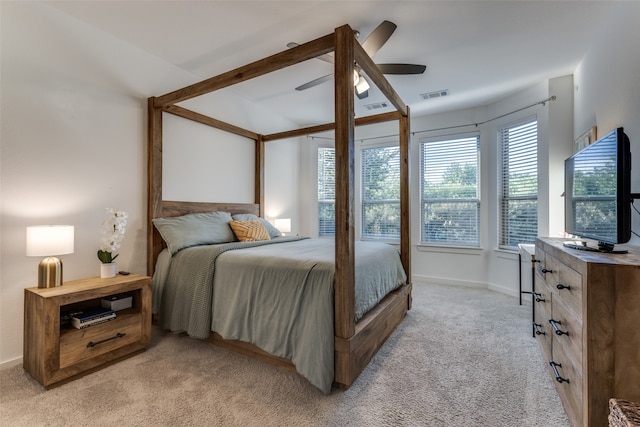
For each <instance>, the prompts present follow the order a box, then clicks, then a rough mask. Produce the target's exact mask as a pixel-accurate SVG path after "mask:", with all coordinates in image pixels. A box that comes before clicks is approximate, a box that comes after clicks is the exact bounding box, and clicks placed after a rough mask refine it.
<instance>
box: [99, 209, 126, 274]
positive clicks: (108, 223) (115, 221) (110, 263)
mask: <svg viewBox="0 0 640 427" xmlns="http://www.w3.org/2000/svg"><path fill="white" fill-rule="evenodd" d="M107 212H108V215H107V219H106V220H105V221H104V222H103V223H102V225H103V228H102V244H101V245H100V249H99V250H98V259H99V260H100V262H101V263H102V264H101V265H100V277H102V278H106V277H115V275H116V263H115V262H114V261H115V259H116V258H117V257H118V255H119V254H115V255H114V254H113V252H114V251H116V250H117V249H119V248H120V244H121V243H122V240H123V239H124V233H125V230H126V225H127V218H128V216H127V213H126V212H124V211H121V210H118V209H113V208H107Z"/></svg>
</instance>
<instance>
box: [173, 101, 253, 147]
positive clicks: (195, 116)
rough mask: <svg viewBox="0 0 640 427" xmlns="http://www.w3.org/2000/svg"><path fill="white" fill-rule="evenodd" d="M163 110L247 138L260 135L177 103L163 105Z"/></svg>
mask: <svg viewBox="0 0 640 427" xmlns="http://www.w3.org/2000/svg"><path fill="white" fill-rule="evenodd" d="M162 110H163V111H166V112H167V113H171V114H173V115H176V116H179V117H182V118H184V119H188V120H193V121H194V122H197V123H202V124H203V125H207V126H211V127H214V128H216V129H220V130H223V131H226V132H229V133H233V134H235V135H239V136H243V137H245V138H249V139H254V140H256V139H258V136H259V135H258V134H257V133H255V132H251V131H250V130H246V129H243V128H241V127H238V126H235V125H232V124H230V123H226V122H223V121H221V120H217V119H214V118H212V117H209V116H205V115H204V114H200V113H196V112H195V111H191V110H187V109H186V108H183V107H179V106H177V105H167V106H165V107H163V108H162Z"/></svg>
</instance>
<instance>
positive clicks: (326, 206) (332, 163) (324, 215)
mask: <svg viewBox="0 0 640 427" xmlns="http://www.w3.org/2000/svg"><path fill="white" fill-rule="evenodd" d="M335 234H336V151H335V149H334V148H332V147H318V235H319V236H320V237H332V236H335Z"/></svg>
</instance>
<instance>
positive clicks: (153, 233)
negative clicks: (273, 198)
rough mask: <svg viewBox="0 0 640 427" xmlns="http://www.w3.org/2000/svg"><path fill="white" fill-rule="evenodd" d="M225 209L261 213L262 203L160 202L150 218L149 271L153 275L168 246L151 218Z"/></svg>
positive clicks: (235, 212) (236, 211) (231, 211)
mask: <svg viewBox="0 0 640 427" xmlns="http://www.w3.org/2000/svg"><path fill="white" fill-rule="evenodd" d="M215 211H223V212H229V213H230V214H241V213H245V214H254V215H260V205H259V204H256V203H208V202H178V201H169V200H163V201H162V202H160V209H159V214H158V215H156V216H152V217H150V218H149V224H148V225H147V227H148V233H147V234H148V242H147V244H148V248H149V255H148V257H147V272H148V274H149V275H150V276H151V275H153V272H154V270H155V267H156V260H157V259H158V255H160V252H162V250H163V249H164V248H166V247H167V245H166V243H165V242H164V240H162V236H160V233H158V230H157V229H156V228H155V227H154V226H153V223H152V222H151V219H153V218H167V217H175V216H182V215H186V214H190V213H200V212H215Z"/></svg>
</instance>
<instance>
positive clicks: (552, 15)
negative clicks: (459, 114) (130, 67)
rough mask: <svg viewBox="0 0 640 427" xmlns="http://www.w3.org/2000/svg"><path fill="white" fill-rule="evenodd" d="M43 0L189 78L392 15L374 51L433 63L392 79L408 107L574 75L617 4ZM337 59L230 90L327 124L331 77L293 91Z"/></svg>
mask: <svg viewBox="0 0 640 427" xmlns="http://www.w3.org/2000/svg"><path fill="white" fill-rule="evenodd" d="M47 3H48V4H50V5H52V6H54V7H56V8H58V9H59V10H62V11H64V12H66V13H68V14H70V15H72V16H74V17H76V18H78V19H80V20H82V21H85V22H87V23H89V24H91V25H93V26H95V27H97V28H100V29H102V30H104V31H106V32H108V33H111V34H112V35H113V36H115V37H117V38H119V39H122V40H124V41H127V42H128V43H131V44H133V45H135V46H138V47H139V48H141V49H143V50H145V51H148V52H151V53H152V54H154V55H156V56H158V57H160V58H163V59H164V60H166V61H168V62H170V63H172V64H174V65H176V66H178V67H181V68H183V69H185V70H188V71H190V72H192V73H193V74H194V83H195V82H196V81H200V80H204V79H205V78H208V77H211V76H214V75H217V74H220V73H223V72H226V71H229V70H231V69H234V68H236V67H239V66H242V65H245V64H248V63H250V62H253V61H256V60H258V59H261V58H263V57H265V56H268V55H271V54H274V53H277V52H279V51H282V50H285V49H286V45H287V43H288V42H292V41H294V42H298V43H303V42H306V41H310V40H313V39H315V38H318V37H321V36H324V35H326V34H329V33H331V32H333V30H334V28H336V27H339V26H341V25H344V24H349V25H350V26H351V27H352V28H353V29H354V30H358V31H359V32H360V38H359V39H360V41H362V40H364V38H366V36H367V35H368V34H369V33H370V32H371V31H372V30H373V29H374V28H375V27H376V26H377V25H378V24H380V23H381V22H382V21H383V20H389V21H392V22H394V23H395V24H397V26H398V28H397V30H396V31H395V33H394V34H393V35H392V36H391V38H390V39H389V40H388V41H387V43H386V44H385V45H384V46H383V47H382V48H381V49H380V50H379V51H378V52H377V53H376V54H375V56H374V57H373V59H374V60H375V61H376V62H378V63H388V62H401V63H416V64H425V65H426V66H427V71H426V72H425V73H424V74H422V75H417V76H416V75H410V76H393V75H390V76H388V80H389V81H390V82H391V84H392V85H393V86H394V88H395V89H396V91H397V92H398V93H399V95H400V96H401V97H402V99H403V100H404V102H405V103H407V104H408V105H409V106H410V107H411V111H412V114H413V115H424V114H432V113H436V112H442V111H448V110H453V109H462V108H467V107H473V106H478V105H485V104H487V103H490V102H492V101H495V100H497V99H500V98H502V97H505V96H507V95H510V94H512V93H515V92H517V91H519V90H522V89H524V88H527V87H529V86H531V85H534V84H537V83H540V82H542V81H544V80H545V79H548V78H553V77H558V76H563V75H567V74H571V73H573V71H574V70H575V68H576V66H577V65H578V64H579V62H580V61H581V59H582V58H583V56H584V54H585V53H586V52H587V50H588V48H589V46H590V44H591V43H592V42H593V40H594V39H595V37H597V35H598V33H599V32H600V31H602V28H603V26H604V25H603V24H605V23H608V21H609V16H610V15H611V13H612V11H613V10H614V8H615V7H616V6H617V2H615V1H595V2H590V1H526V0H522V1H516V0H511V1H453V0H448V1H381V0H378V1H375V0H365V1H355V0H353V1H270V0H262V1H238V0H236V1H149V0H145V1H50V2H47ZM331 67H332V66H331V64H329V63H327V62H323V61H320V60H318V59H313V60H310V61H307V62H304V63H302V64H299V65H296V66H294V67H290V68H288V69H285V70H282V71H278V72H276V73H273V74H272V75H269V76H265V77H261V78H259V79H255V80H253V81H249V82H245V83H243V84H241V85H236V86H234V87H233V88H232V89H231V90H233V91H234V93H236V94H237V95H240V96H242V97H244V98H246V99H248V100H251V101H254V102H257V103H260V104H262V105H264V106H265V107H266V108H268V109H270V110H272V111H275V112H278V113H280V114H282V115H283V116H285V117H287V118H289V119H290V120H292V121H294V122H295V123H297V124H299V125H302V126H304V125H311V124H318V123H326V122H331V121H333V120H332V114H333V85H332V84H331V83H324V84H322V85H319V86H316V87H314V88H312V89H308V90H306V91H303V92H300V91H295V90H294V88H295V87H296V86H299V85H301V84H303V83H306V82H307V81H309V80H312V79H315V78H317V77H320V76H323V75H325V74H330V73H331V72H332V68H331ZM174 89H178V87H167V90H166V92H170V91H172V90H174ZM444 89H447V90H449V95H448V96H447V97H444V98H438V99H431V100H427V101H425V100H422V99H421V98H420V96H419V95H420V94H421V93H426V92H432V91H437V90H444ZM369 93H370V95H369V97H368V98H367V99H365V100H358V99H356V104H357V106H358V109H357V110H356V112H357V115H358V116H361V115H367V114H371V112H368V111H367V110H365V109H363V108H362V106H363V105H364V104H369V103H373V102H380V101H384V100H385V99H384V98H383V97H382V95H381V94H380V92H379V91H377V89H375V88H374V89H372V90H370V92H369ZM157 95H162V94H157ZM389 110H390V109H389ZM382 111H385V110H377V111H376V113H378V112H382Z"/></svg>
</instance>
